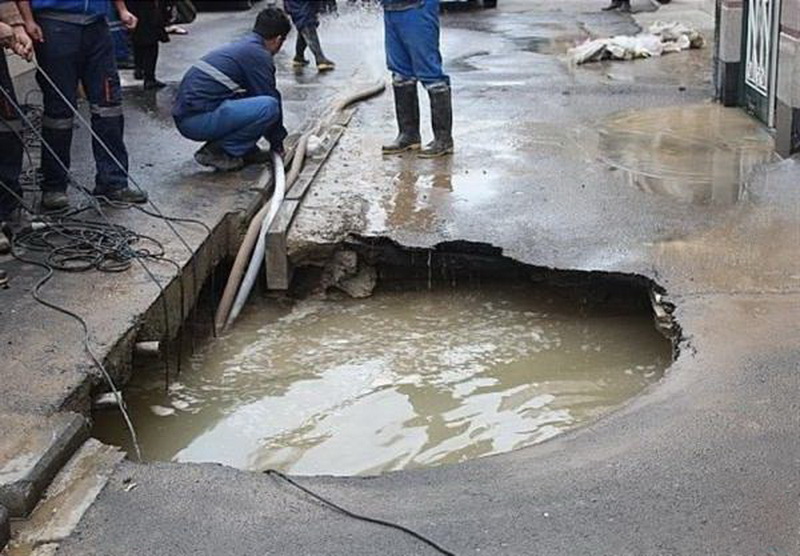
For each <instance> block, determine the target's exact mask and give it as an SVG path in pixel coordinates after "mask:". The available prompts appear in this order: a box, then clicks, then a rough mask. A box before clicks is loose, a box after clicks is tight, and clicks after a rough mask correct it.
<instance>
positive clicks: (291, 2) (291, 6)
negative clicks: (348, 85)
mask: <svg viewBox="0 0 800 556" xmlns="http://www.w3.org/2000/svg"><path fill="white" fill-rule="evenodd" d="M283 6H284V8H285V9H286V11H287V12H288V13H289V15H290V16H291V18H292V23H294V26H295V27H296V28H297V43H296V44H295V54H294V58H293V59H292V65H293V66H294V67H296V68H302V67H304V66H307V65H308V60H306V56H305V53H306V47H308V48H309V50H311V53H312V54H313V55H314V60H316V63H317V70H318V71H330V70H332V69H334V68H336V64H334V63H333V62H332V61H331V60H329V59H328V58H327V57H326V56H325V54H324V53H323V52H322V45H321V44H320V42H319V34H318V33H317V28H318V27H319V15H318V14H319V12H321V11H323V10H324V9H325V5H324V2H319V1H309V0H284V2H283Z"/></svg>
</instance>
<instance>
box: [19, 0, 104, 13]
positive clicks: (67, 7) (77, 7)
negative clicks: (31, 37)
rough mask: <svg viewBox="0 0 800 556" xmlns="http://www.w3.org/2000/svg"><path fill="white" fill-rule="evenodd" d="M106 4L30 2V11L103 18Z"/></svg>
mask: <svg viewBox="0 0 800 556" xmlns="http://www.w3.org/2000/svg"><path fill="white" fill-rule="evenodd" d="M108 2H109V0H31V10H32V11H34V12H41V11H52V12H65V13H70V14H79V15H96V16H105V15H106V13H107V12H108Z"/></svg>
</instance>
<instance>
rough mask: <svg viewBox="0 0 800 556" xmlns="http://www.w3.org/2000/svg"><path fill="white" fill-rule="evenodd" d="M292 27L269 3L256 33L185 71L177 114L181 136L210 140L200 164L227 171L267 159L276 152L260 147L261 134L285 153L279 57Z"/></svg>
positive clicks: (175, 108) (201, 153) (199, 157)
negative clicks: (277, 76)
mask: <svg viewBox="0 0 800 556" xmlns="http://www.w3.org/2000/svg"><path fill="white" fill-rule="evenodd" d="M291 28H292V26H291V23H290V22H289V17H288V16H287V15H286V13H284V11H283V10H281V9H280V8H275V7H270V8H266V9H264V10H262V11H261V12H260V13H259V14H258V17H257V18H256V23H255V26H254V27H253V31H252V32H251V33H249V34H247V35H246V36H245V37H244V38H242V39H240V40H238V41H235V42H232V43H229V44H226V45H225V46H222V47H220V48H217V49H216V50H213V51H211V52H210V53H208V54H206V55H205V56H203V58H201V60H200V61H199V62H197V63H195V64H194V65H193V66H192V67H191V68H189V70H188V71H187V72H186V74H185V75H184V76H183V79H182V80H181V84H180V87H179V88H178V94H177V97H176V99H175V105H174V106H173V109H172V116H173V119H174V120H175V125H176V126H177V127H178V131H179V132H180V133H181V135H183V136H184V137H186V138H187V139H191V140H192V141H205V142H206V143H205V145H203V147H202V148H201V149H200V150H199V151H197V152H196V153H195V155H194V157H195V160H196V161H197V162H198V163H199V164H202V165H203V166H209V167H211V168H214V169H216V170H222V171H231V170H238V169H239V168H242V167H243V166H245V165H247V164H263V163H265V162H267V161H268V160H269V159H270V155H269V152H267V151H262V150H261V149H260V148H259V147H258V145H257V143H258V140H259V139H260V138H261V137H264V138H265V139H266V140H267V141H269V144H270V147H271V149H272V150H274V151H276V152H277V153H279V154H281V155H282V154H283V140H284V139H285V138H286V136H287V132H286V129H285V128H284V127H283V109H282V107H281V94H280V92H278V89H277V87H276V83H275V62H274V61H273V56H274V55H275V54H277V53H278V51H279V50H280V49H281V47H282V46H283V43H284V41H285V40H286V35H288V34H289V31H290V30H291Z"/></svg>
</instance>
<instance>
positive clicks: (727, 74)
mask: <svg viewBox="0 0 800 556" xmlns="http://www.w3.org/2000/svg"><path fill="white" fill-rule="evenodd" d="M741 66H742V65H741V63H739V62H736V63H729V64H728V63H725V62H719V63H718V64H717V67H716V75H715V76H714V82H715V84H716V89H717V98H718V99H719V101H720V102H721V103H722V104H723V105H724V106H738V105H739V98H740V95H741V91H740V90H739V85H740V81H739V72H740V71H741Z"/></svg>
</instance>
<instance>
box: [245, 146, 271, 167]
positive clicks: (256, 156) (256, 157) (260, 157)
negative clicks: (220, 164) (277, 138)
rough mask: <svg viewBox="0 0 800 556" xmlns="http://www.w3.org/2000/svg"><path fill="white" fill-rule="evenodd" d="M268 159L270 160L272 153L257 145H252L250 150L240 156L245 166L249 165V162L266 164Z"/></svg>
mask: <svg viewBox="0 0 800 556" xmlns="http://www.w3.org/2000/svg"><path fill="white" fill-rule="evenodd" d="M270 160H272V153H271V152H270V151H267V150H264V149H262V148H260V147H258V146H256V147H253V148H252V149H251V150H250V152H248V153H245V155H244V156H243V157H242V161H243V162H244V165H245V166H249V165H250V164H266V163H267V162H269V161H270Z"/></svg>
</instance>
